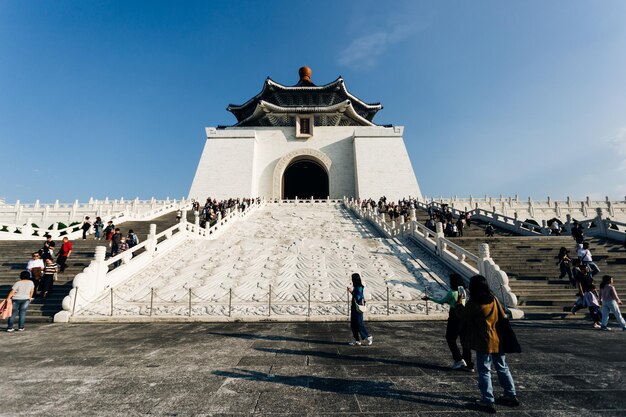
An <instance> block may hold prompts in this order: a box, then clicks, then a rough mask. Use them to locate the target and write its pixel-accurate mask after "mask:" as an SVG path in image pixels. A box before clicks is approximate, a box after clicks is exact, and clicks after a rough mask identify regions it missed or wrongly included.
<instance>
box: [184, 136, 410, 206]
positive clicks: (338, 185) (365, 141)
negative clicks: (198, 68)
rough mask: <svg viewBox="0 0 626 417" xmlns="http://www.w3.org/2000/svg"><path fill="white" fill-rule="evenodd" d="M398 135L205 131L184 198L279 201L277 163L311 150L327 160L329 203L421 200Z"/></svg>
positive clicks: (401, 140)
mask: <svg viewBox="0 0 626 417" xmlns="http://www.w3.org/2000/svg"><path fill="white" fill-rule="evenodd" d="M402 132H403V129H402V128H401V127H393V128H386V127H379V126H376V127H350V126H346V127H341V126H337V127H328V126H316V127H315V130H314V133H315V134H314V136H313V137H311V138H296V135H295V128H294V127H257V128H228V129H219V130H218V129H214V128H207V139H206V144H205V147H204V151H203V153H202V157H201V159H200V163H199V164H198V169H197V171H196V175H195V178H194V181H193V184H192V186H191V190H190V193H189V195H190V197H191V198H199V199H203V198H205V197H206V196H211V197H216V198H226V197H235V196H236V197H248V196H252V197H265V198H268V199H271V198H280V196H279V195H275V194H276V191H275V188H274V176H275V175H276V173H275V168H276V166H277V164H278V163H279V161H280V160H281V158H283V157H284V156H285V155H287V154H289V153H291V152H294V151H298V150H302V149H313V150H315V151H319V152H321V153H323V154H324V155H326V156H327V157H328V158H329V159H330V160H331V166H330V172H329V185H330V197H331V198H333V199H337V198H342V197H344V196H347V197H361V198H363V197H378V196H381V195H387V196H390V197H392V198H399V197H404V196H407V195H411V196H420V197H421V194H420V190H419V186H418V185H417V181H416V179H415V174H414V173H413V169H412V167H411V162H410V160H409V157H408V154H407V152H406V148H405V146H404V142H403V139H402ZM357 183H358V185H357ZM303 197H306V196H303Z"/></svg>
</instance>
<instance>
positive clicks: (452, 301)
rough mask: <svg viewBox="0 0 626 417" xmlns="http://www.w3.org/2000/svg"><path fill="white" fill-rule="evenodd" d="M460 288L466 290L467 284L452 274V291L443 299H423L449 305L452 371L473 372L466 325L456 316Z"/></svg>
mask: <svg viewBox="0 0 626 417" xmlns="http://www.w3.org/2000/svg"><path fill="white" fill-rule="evenodd" d="M459 288H463V289H464V288H465V282H464V281H463V278H462V277H461V276H460V275H459V274H450V291H448V293H447V294H446V295H445V297H443V298H431V297H429V296H424V297H422V300H424V301H428V300H430V301H432V302H434V303H437V304H448V305H449V306H450V311H449V312H448V323H447V325H446V341H447V342H448V348H449V349H450V352H451V353H452V360H454V363H453V364H452V369H463V368H465V369H467V370H473V369H474V364H473V363H472V350H471V349H470V348H468V347H467V344H466V343H465V324H464V323H463V321H462V320H461V319H460V318H459V316H458V315H457V314H456V310H455V308H454V307H455V306H456V303H457V301H458V300H459ZM457 338H459V339H461V347H462V348H463V355H461V352H460V351H459V347H458V346H457V343H456V339H457Z"/></svg>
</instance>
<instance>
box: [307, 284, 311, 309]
mask: <svg viewBox="0 0 626 417" xmlns="http://www.w3.org/2000/svg"><path fill="white" fill-rule="evenodd" d="M307 307H308V316H309V317H311V284H309V300H308V303H307Z"/></svg>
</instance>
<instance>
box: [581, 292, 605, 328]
mask: <svg viewBox="0 0 626 417" xmlns="http://www.w3.org/2000/svg"><path fill="white" fill-rule="evenodd" d="M583 300H584V303H585V305H586V306H587V307H588V308H589V315H590V316H591V320H592V321H593V327H594V329H599V328H600V327H601V326H600V321H601V320H602V315H601V314H600V301H599V300H600V296H599V295H598V291H597V290H596V286H595V285H593V284H591V285H590V286H589V291H587V292H586V293H585V295H584V297H583Z"/></svg>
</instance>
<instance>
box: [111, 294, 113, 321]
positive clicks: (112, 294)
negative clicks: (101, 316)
mask: <svg viewBox="0 0 626 417" xmlns="http://www.w3.org/2000/svg"><path fill="white" fill-rule="evenodd" d="M111 317H113V288H111Z"/></svg>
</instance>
